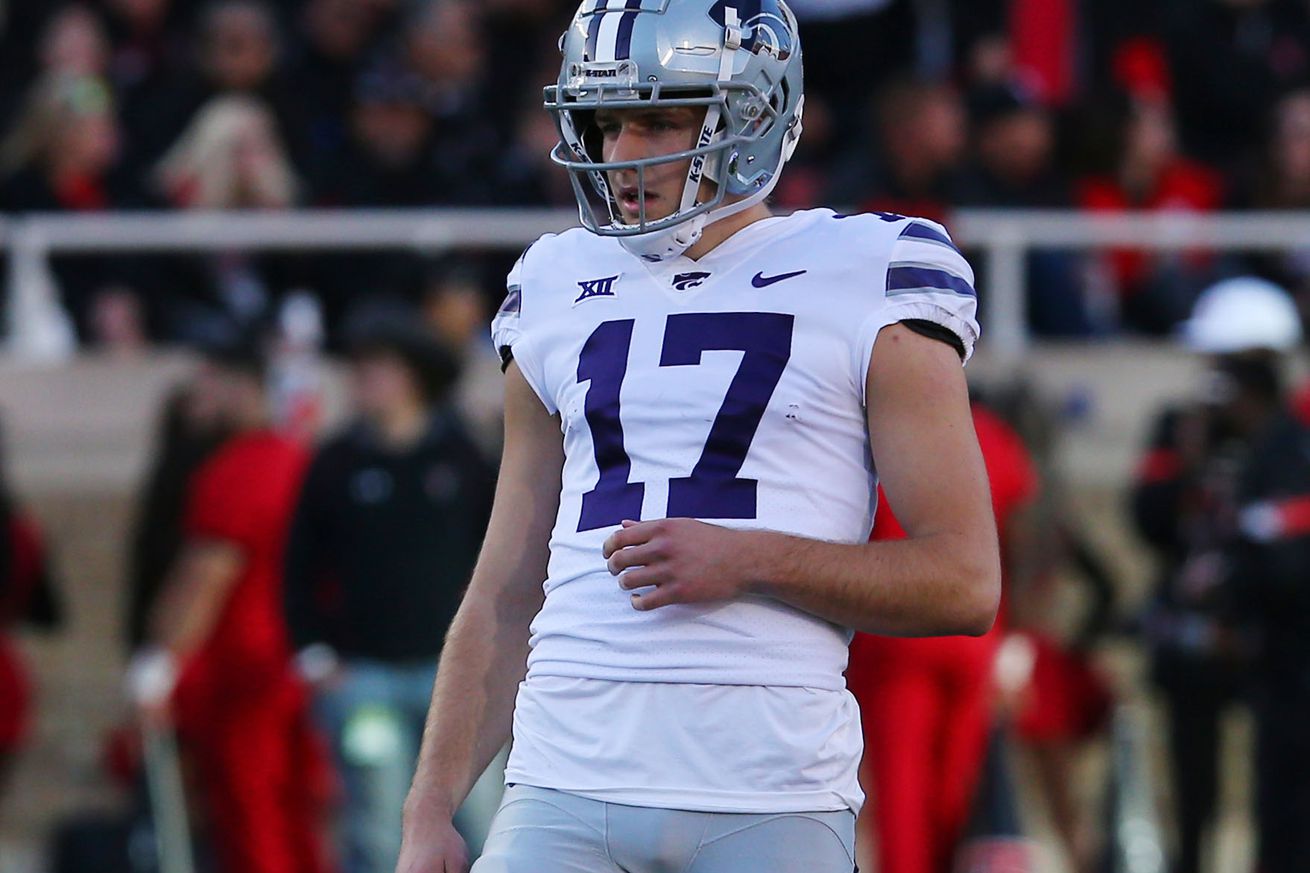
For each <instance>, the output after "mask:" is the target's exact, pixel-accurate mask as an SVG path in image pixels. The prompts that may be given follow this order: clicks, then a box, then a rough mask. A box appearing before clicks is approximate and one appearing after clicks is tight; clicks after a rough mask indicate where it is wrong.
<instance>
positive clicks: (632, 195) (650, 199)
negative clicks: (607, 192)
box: [618, 186, 660, 218]
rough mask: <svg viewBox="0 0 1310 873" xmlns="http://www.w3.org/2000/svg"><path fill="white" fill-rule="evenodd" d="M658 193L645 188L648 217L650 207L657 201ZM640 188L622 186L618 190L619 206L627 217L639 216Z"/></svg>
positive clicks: (648, 215)
mask: <svg viewBox="0 0 1310 873" xmlns="http://www.w3.org/2000/svg"><path fill="white" fill-rule="evenodd" d="M659 199H660V195H658V194H656V193H654V192H652V191H650V190H647V191H646V215H647V217H648V218H649V217H650V214H651V207H652V206H653V205H654V204H655V203H657V202H659ZM641 200H642V197H641V189H640V188H637V187H636V186H633V187H622V188H620V189H619V190H618V201H619V207H620V208H621V209H622V210H623V214H624V216H625V217H627V218H640V217H641Z"/></svg>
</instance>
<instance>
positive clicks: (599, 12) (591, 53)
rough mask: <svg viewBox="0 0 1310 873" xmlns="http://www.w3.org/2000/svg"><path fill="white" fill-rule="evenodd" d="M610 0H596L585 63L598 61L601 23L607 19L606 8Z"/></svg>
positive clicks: (588, 27)
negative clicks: (597, 49)
mask: <svg viewBox="0 0 1310 873" xmlns="http://www.w3.org/2000/svg"><path fill="white" fill-rule="evenodd" d="M608 5H609V0H596V8H595V10H594V11H593V12H592V13H591V22H590V23H589V24H588V25H587V54H586V56H585V57H584V58H583V60H585V61H594V60H596V48H597V47H598V45H599V43H600V23H601V21H602V20H603V19H604V18H605V8H606V7H607V6H608Z"/></svg>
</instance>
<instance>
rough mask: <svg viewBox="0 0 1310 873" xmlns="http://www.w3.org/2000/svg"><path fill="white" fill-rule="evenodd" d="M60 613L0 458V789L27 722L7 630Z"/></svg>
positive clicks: (25, 697) (23, 675)
mask: <svg viewBox="0 0 1310 873" xmlns="http://www.w3.org/2000/svg"><path fill="white" fill-rule="evenodd" d="M0 460H2V459H0ZM61 613H62V610H61V608H60V603H59V600H58V598H57V597H56V593H55V589H54V587H53V586H52V585H51V580H50V568H49V562H48V560H47V555H46V548H45V543H44V540H43V537H42V535H41V529H40V527H39V526H38V525H37V523H36V521H35V519H33V518H32V517H31V516H29V515H28V514H27V513H26V512H24V511H23V509H22V507H20V506H18V505H16V502H15V501H14V499H13V497H12V495H10V493H9V490H8V488H7V487H6V484H5V476H4V469H3V463H0V795H3V792H4V787H5V777H6V776H7V775H8V773H9V770H10V769H11V767H12V765H13V761H14V758H15V757H16V756H17V753H18V751H19V750H20V749H21V747H22V744H23V741H24V740H25V739H26V737H27V734H28V731H29V729H30V727H31V696H32V695H31V682H30V680H29V679H28V675H27V668H26V665H25V664H24V662H23V658H22V657H21V653H20V652H19V651H18V647H17V646H16V645H14V642H13V640H12V639H11V638H10V630H11V629H12V628H14V627H15V626H17V625H29V626H32V627H38V628H41V629H43V630H49V629H52V628H55V627H57V626H58V625H59V623H60V619H61V617H62V616H61Z"/></svg>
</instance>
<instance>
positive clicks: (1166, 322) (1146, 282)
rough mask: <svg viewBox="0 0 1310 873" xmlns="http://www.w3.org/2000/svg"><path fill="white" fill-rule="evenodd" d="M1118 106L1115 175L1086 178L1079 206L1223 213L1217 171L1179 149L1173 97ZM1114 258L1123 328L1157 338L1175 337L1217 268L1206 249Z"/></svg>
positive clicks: (1124, 102)
mask: <svg viewBox="0 0 1310 873" xmlns="http://www.w3.org/2000/svg"><path fill="white" fill-rule="evenodd" d="M1116 102H1117V104H1118V105H1117V107H1116V110H1117V111H1116V115H1117V119H1116V122H1117V123H1116V124H1115V127H1116V128H1117V131H1116V135H1115V137H1114V138H1115V139H1116V140H1117V142H1116V144H1115V146H1116V147H1115V149H1114V153H1115V154H1114V159H1113V166H1112V168H1111V169H1110V171H1109V172H1107V173H1103V174H1096V175H1092V176H1089V177H1087V178H1084V179H1082V180H1080V182H1079V183H1078V192H1077V200H1078V203H1079V205H1080V206H1082V207H1083V208H1084V209H1086V210H1089V211H1091V212H1097V213H1115V212H1124V211H1127V210H1145V211H1167V212H1211V211H1214V210H1216V209H1218V208H1219V207H1220V206H1221V205H1222V202H1223V198H1224V186H1223V181H1222V179H1221V178H1220V177H1219V175H1218V174H1217V173H1216V172H1214V171H1213V170H1211V169H1210V168H1209V167H1206V166H1203V165H1202V164H1199V163H1197V162H1195V161H1192V160H1189V159H1188V158H1186V157H1185V156H1183V155H1182V154H1181V153H1180V152H1179V150H1178V139H1177V135H1176V132H1175V129H1174V120H1173V111H1172V109H1171V107H1170V105H1169V103H1168V102H1167V100H1166V99H1165V98H1163V97H1157V98H1154V99H1131V98H1124V99H1121V100H1118V101H1116ZM1106 257H1107V264H1106V267H1107V269H1108V270H1109V273H1110V279H1111V281H1112V283H1113V285H1114V289H1115V291H1116V292H1117V294H1118V299H1119V307H1120V318H1121V321H1122V323H1123V324H1124V325H1125V326H1127V327H1129V328H1131V329H1133V330H1137V331H1141V332H1144V333H1149V334H1155V335H1161V334H1166V333H1168V332H1169V331H1170V330H1172V329H1173V327H1174V326H1175V325H1176V324H1178V322H1180V321H1182V320H1183V319H1184V318H1185V317H1186V316H1187V314H1188V312H1190V311H1191V307H1192V302H1193V301H1194V300H1195V298H1196V294H1197V292H1199V290H1200V289H1201V287H1203V285H1204V282H1205V279H1206V273H1207V271H1209V269H1210V268H1211V267H1212V266H1213V263H1212V262H1213V258H1212V256H1210V255H1209V254H1208V253H1205V252H1200V253H1196V252H1193V253H1182V254H1170V255H1152V254H1149V253H1146V252H1141V251H1134V250H1122V249H1121V250H1118V251H1114V252H1110V253H1109V254H1108V255H1107V256H1106Z"/></svg>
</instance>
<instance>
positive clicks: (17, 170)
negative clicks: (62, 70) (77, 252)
mask: <svg viewBox="0 0 1310 873" xmlns="http://www.w3.org/2000/svg"><path fill="white" fill-rule="evenodd" d="M120 144H121V136H120V131H119V125H118V121H117V118H116V116H115V114H114V101H113V97H112V95H111V94H110V92H109V89H108V87H107V86H106V84H105V82H104V80H102V79H98V78H93V77H89V76H65V75H51V76H50V77H47V78H45V79H42V80H41V81H40V82H38V83H37V84H36V85H35V86H33V89H32V91H31V92H30V94H29V95H28V99H27V104H26V106H25V109H24V112H23V115H22V117H21V118H20V119H19V121H18V123H17V124H16V125H15V126H14V127H13V129H12V130H11V131H10V132H9V135H8V137H7V138H6V139H5V140H4V142H3V145H0V211H3V212H98V211H103V210H107V209H124V208H130V207H132V206H135V205H138V203H139V200H140V198H139V195H138V193H137V192H136V191H135V190H134V186H133V185H132V184H131V183H130V180H128V179H126V178H125V176H124V174H123V172H122V171H121V168H120V161H119V158H120V154H121V152H120ZM52 266H53V270H54V275H55V278H56V280H57V283H58V285H59V289H60V294H61V297H62V299H63V302H64V305H65V306H66V307H67V309H68V310H69V311H70V313H71V314H72V316H73V319H74V322H75V324H76V325H77V329H78V332H79V334H80V335H81V337H82V338H83V340H85V341H87V342H97V341H100V340H102V339H107V338H108V337H104V336H101V334H100V331H101V330H103V329H105V328H108V327H111V325H108V324H104V323H99V324H98V323H97V319H96V318H95V317H93V313H94V312H95V311H96V308H97V302H96V301H97V299H98V298H99V297H100V296H102V295H104V294H106V293H107V292H108V291H110V290H111V289H112V290H113V291H114V292H115V293H116V294H119V295H126V296H130V295H131V294H132V293H133V292H132V290H130V289H132V288H133V286H135V285H136V284H137V283H138V280H139V277H138V276H137V275H136V273H135V271H134V265H133V263H132V261H131V260H130V259H123V258H113V257H106V256H101V255H81V256H60V257H57V258H55V259H53V261H52ZM129 305H131V304H129Z"/></svg>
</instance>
